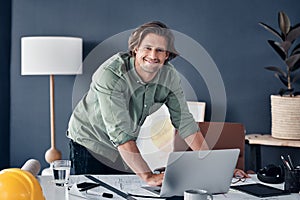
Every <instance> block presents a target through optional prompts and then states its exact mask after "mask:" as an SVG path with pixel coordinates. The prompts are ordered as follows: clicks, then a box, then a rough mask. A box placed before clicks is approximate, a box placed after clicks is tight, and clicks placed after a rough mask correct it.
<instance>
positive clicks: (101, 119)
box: [67, 53, 199, 160]
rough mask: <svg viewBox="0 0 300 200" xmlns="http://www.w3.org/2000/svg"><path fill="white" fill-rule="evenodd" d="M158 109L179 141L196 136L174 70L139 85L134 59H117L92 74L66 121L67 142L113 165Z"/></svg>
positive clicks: (167, 69)
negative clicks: (166, 111) (166, 113)
mask: <svg viewBox="0 0 300 200" xmlns="http://www.w3.org/2000/svg"><path fill="white" fill-rule="evenodd" d="M163 104H166V106H167V107H168V109H169V113H170V117H171V121H172V124H173V126H174V127H175V128H176V129H177V130H179V134H180V135H181V137H183V138H185V137H187V136H189V135H191V134H193V133H195V132H196V131H198V129H199V127H198V125H197V124H196V122H195V120H194V119H193V116H192V114H190V112H189V110H188V107H187V104H186V100H185V97H184V93H183V90H182V88H181V85H180V77H179V74H178V73H177V71H176V70H175V68H174V66H173V65H171V64H170V63H167V64H165V65H164V66H163V67H162V68H161V69H160V71H159V72H158V74H157V75H156V76H155V78H154V79H153V80H152V81H151V82H148V83H144V82H143V81H142V80H141V78H140V77H139V76H138V74H137V73H136V71H135V68H134V57H131V56H130V55H129V54H128V53H118V54H116V55H114V56H112V57H111V58H110V59H108V60H107V61H106V62H104V63H103V64H102V65H101V66H100V67H99V68H98V70H97V71H96V72H95V73H94V75H93V77H92V83H91V85H90V89H89V91H88V93H87V94H86V95H85V96H84V97H83V99H82V100H81V101H80V102H79V103H78V105H77V106H76V108H75V109H74V111H73V114H72V116H71V118H70V121H69V128H68V134H67V136H68V137H69V138H71V139H72V140H74V141H75V142H77V143H79V144H81V145H83V146H85V147H86V148H87V149H89V150H91V151H93V152H94V153H97V154H100V155H103V156H105V157H107V158H110V159H112V160H115V159H116V158H117V156H118V151H117V148H116V147H117V146H118V145H120V144H123V143H125V142H127V141H129V140H136V139H137V137H138V134H139V129H140V127H141V125H142V124H143V122H144V121H145V119H146V117H147V116H148V115H150V114H151V113H153V112H154V111H156V110H158V109H159V108H160V107H161V106H162V105H163Z"/></svg>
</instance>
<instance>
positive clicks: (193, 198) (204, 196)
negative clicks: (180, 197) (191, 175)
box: [184, 190, 213, 200]
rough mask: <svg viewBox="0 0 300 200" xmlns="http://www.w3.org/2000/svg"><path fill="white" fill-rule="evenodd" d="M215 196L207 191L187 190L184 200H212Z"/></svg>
mask: <svg viewBox="0 0 300 200" xmlns="http://www.w3.org/2000/svg"><path fill="white" fill-rule="evenodd" d="M212 199H213V196H212V195H211V194H210V193H208V192H207V191H206V190H186V191H184V200H212Z"/></svg>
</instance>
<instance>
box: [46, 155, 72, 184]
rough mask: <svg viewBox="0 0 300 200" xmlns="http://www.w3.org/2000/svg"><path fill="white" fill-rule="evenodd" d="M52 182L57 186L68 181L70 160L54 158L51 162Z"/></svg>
mask: <svg viewBox="0 0 300 200" xmlns="http://www.w3.org/2000/svg"><path fill="white" fill-rule="evenodd" d="M51 168H52V170H53V179H54V183H55V184H56V185H57V186H64V185H66V184H67V183H68V181H69V177H70V170H71V161H70V160H55V161H53V162H52V163H51Z"/></svg>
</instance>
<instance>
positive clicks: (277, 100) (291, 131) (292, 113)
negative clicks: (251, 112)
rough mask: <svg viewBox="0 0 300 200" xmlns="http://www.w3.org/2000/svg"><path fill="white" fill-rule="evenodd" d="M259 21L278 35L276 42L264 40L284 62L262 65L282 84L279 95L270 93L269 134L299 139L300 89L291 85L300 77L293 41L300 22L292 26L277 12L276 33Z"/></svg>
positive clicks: (299, 59) (299, 50)
mask: <svg viewBox="0 0 300 200" xmlns="http://www.w3.org/2000/svg"><path fill="white" fill-rule="evenodd" d="M259 24H260V25H261V26H262V27H264V28H265V29H266V30H268V31H269V32H271V33H272V34H274V35H275V36H276V37H277V38H278V40H277V41H274V40H268V43H269V45H270V46H271V47H272V48H273V49H274V50H275V52H276V53H277V54H278V55H279V56H280V58H281V59H282V60H283V61H284V64H285V66H284V68H281V67H277V66H268V67H265V69H267V70H270V71H273V72H274V73H275V77H277V78H278V79H279V80H280V81H281V82H282V83H283V85H284V86H285V87H284V88H281V89H280V90H279V92H278V93H279V95H271V112H272V136H273V137H275V138H281V139H300V112H299V110H300V95H299V94H300V91H298V90H296V88H295V84H296V82H297V81H298V80H299V79H300V73H298V72H297V71H298V70H299V68H300V44H295V41H296V40H297V38H299V36H300V23H298V24H296V25H295V26H292V25H291V22H290V19H289V17H288V16H287V15H286V14H285V13H284V12H279V13H278V24H279V28H280V31H279V32H278V31H276V30H275V29H273V28H272V27H270V26H268V25H267V24H265V23H262V22H260V23H259Z"/></svg>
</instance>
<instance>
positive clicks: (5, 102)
mask: <svg viewBox="0 0 300 200" xmlns="http://www.w3.org/2000/svg"><path fill="white" fill-rule="evenodd" d="M0 4H1V7H0V27H1V29H0V127H1V130H0V138H1V139H0V169H2V168H6V167H8V166H9V111H10V110H9V105H10V90H9V86H10V39H11V1H10V0H1V1H0Z"/></svg>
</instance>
